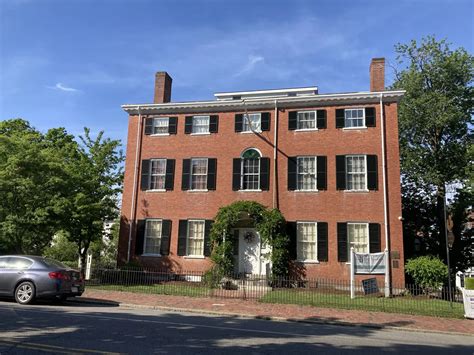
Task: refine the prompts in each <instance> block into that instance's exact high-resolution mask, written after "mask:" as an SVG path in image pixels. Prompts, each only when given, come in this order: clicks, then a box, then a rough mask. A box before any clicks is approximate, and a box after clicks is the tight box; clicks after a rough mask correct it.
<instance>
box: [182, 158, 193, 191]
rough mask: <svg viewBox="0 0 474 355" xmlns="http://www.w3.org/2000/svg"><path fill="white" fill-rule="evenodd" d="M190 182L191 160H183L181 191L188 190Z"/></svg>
mask: <svg viewBox="0 0 474 355" xmlns="http://www.w3.org/2000/svg"><path fill="white" fill-rule="evenodd" d="M190 180H191V159H183V175H182V177H181V190H183V191H187V190H189V184H190Z"/></svg>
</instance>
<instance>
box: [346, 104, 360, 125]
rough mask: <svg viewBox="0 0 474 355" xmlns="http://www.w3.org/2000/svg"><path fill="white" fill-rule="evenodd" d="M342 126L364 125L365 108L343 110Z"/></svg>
mask: <svg viewBox="0 0 474 355" xmlns="http://www.w3.org/2000/svg"><path fill="white" fill-rule="evenodd" d="M344 127H346V128H354V127H365V110H364V109H363V108H355V109H346V110H344Z"/></svg>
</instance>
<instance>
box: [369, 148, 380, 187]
mask: <svg viewBox="0 0 474 355" xmlns="http://www.w3.org/2000/svg"><path fill="white" fill-rule="evenodd" d="M367 188H368V189H369V190H377V189H378V174H377V156H376V155H367Z"/></svg>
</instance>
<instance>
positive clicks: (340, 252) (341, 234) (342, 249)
mask: <svg viewBox="0 0 474 355" xmlns="http://www.w3.org/2000/svg"><path fill="white" fill-rule="evenodd" d="M347 253H348V251H347V223H338V224H337V261H340V262H347Z"/></svg>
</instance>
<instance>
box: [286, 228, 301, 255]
mask: <svg viewBox="0 0 474 355" xmlns="http://www.w3.org/2000/svg"><path fill="white" fill-rule="evenodd" d="M286 234H287V235H288V238H289V239H288V240H289V242H290V243H289V245H288V251H289V254H290V260H296V259H297V257H298V254H297V251H296V249H297V245H298V243H297V241H296V238H297V237H296V222H286Z"/></svg>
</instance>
